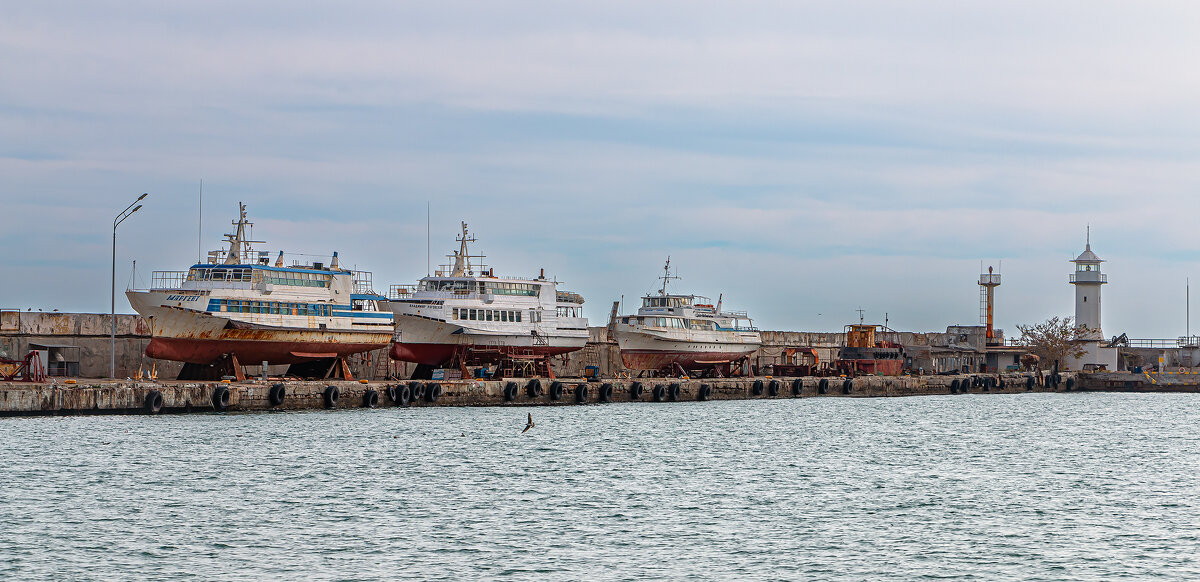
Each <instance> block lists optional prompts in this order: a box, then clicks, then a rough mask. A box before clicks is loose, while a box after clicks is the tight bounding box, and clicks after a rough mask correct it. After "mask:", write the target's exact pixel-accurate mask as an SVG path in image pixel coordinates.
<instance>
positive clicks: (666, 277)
mask: <svg viewBox="0 0 1200 582" xmlns="http://www.w3.org/2000/svg"><path fill="white" fill-rule="evenodd" d="M659 279H662V282H663V285H662V289H661V290H659V292H658V294H659V295H664V296H665V295H666V294H667V282H668V281H670V280H671V279H679V276H677V275H672V274H671V256H670V255H667V264H666V265H664V266H663V275H662V277H659Z"/></svg>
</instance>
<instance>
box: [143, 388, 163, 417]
mask: <svg viewBox="0 0 1200 582" xmlns="http://www.w3.org/2000/svg"><path fill="white" fill-rule="evenodd" d="M144 407H145V409H146V412H147V413H149V414H158V413H159V412H162V407H163V395H162V392H159V391H158V390H151V391H150V392H149V393H147V394H146V401H145V403H144Z"/></svg>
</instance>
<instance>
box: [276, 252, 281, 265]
mask: <svg viewBox="0 0 1200 582" xmlns="http://www.w3.org/2000/svg"><path fill="white" fill-rule="evenodd" d="M275 266H276V267H282V266H283V251H279V258H277V259H275Z"/></svg>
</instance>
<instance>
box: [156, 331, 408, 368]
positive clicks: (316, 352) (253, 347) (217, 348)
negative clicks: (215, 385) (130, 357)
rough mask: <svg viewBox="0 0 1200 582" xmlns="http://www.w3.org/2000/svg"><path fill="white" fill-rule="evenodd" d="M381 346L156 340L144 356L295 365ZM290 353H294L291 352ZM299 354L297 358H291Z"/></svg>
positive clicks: (197, 361)
mask: <svg viewBox="0 0 1200 582" xmlns="http://www.w3.org/2000/svg"><path fill="white" fill-rule="evenodd" d="M386 345H387V344H382V343H355V344H343V343H337V344H330V343H323V342H272V341H262V340H228V339H225V340H200V339H179V338H167V337H156V338H153V339H151V340H150V345H148V346H146V355H147V356H149V357H151V358H157V359H160V360H172V361H175V362H186V363H189V364H210V363H212V362H215V361H216V360H217V359H218V358H220V357H221V356H224V355H225V354H230V353H232V354H237V357H238V360H239V361H240V362H242V363H243V364H257V363H259V362H262V361H267V362H270V363H272V364H296V363H300V362H309V361H312V360H314V359H318V358H323V357H328V358H332V357H335V356H343V357H344V356H349V355H350V354H357V353H361V352H369V351H371V350H377V349H379V348H382V347H384V346H386ZM293 352H294V353H293ZM295 354H301V355H299V356H298V355H295Z"/></svg>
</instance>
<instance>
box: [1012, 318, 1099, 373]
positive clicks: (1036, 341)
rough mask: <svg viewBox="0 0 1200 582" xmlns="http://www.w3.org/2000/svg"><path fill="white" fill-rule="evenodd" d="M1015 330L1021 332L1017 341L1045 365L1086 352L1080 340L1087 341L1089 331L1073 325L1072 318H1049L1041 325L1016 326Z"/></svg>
mask: <svg viewBox="0 0 1200 582" xmlns="http://www.w3.org/2000/svg"><path fill="white" fill-rule="evenodd" d="M1017 330H1019V331H1020V332H1021V337H1020V338H1018V340H1017V341H1019V342H1020V343H1021V345H1023V346H1026V347H1028V348H1029V351H1031V352H1033V353H1035V354H1037V355H1038V356H1039V357H1041V359H1042V362H1045V363H1053V362H1064V361H1065V360H1066V359H1068V358H1079V357H1082V356H1083V355H1084V354H1085V353H1087V350H1086V349H1085V348H1084V347H1083V342H1081V341H1080V340H1084V339H1087V338H1088V332H1090V331H1091V330H1089V329H1088V328H1087V326H1083V325H1075V321H1074V318H1072V317H1051V318H1050V319H1047V320H1046V321H1044V322H1042V323H1037V324H1033V325H1018V326H1017Z"/></svg>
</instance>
